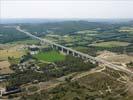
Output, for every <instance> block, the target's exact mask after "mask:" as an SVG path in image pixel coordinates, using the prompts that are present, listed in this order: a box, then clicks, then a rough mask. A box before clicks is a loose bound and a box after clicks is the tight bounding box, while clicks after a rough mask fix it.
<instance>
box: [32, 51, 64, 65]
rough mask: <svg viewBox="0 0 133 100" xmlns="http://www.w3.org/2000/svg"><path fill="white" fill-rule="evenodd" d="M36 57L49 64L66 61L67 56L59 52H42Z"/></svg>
mask: <svg viewBox="0 0 133 100" xmlns="http://www.w3.org/2000/svg"><path fill="white" fill-rule="evenodd" d="M34 57H35V58H37V59H38V60H44V61H48V62H55V61H61V60H64V59H65V56H64V55H63V54H60V53H59V52H57V51H49V52H40V53H38V54H36V55H34Z"/></svg>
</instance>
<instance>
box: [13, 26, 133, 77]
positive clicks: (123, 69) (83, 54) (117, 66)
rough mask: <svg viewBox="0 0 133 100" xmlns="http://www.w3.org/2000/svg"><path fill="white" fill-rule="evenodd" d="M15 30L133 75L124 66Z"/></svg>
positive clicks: (18, 28)
mask: <svg viewBox="0 0 133 100" xmlns="http://www.w3.org/2000/svg"><path fill="white" fill-rule="evenodd" d="M15 28H16V30H18V31H20V32H23V33H25V34H26V35H28V36H29V37H31V38H33V39H37V40H39V41H41V42H44V43H48V44H50V45H52V46H56V47H60V48H62V49H65V50H67V51H71V52H73V53H75V54H78V55H80V56H81V57H84V58H87V59H90V60H93V61H96V62H99V63H102V64H104V65H105V66H107V67H109V68H112V69H114V70H119V71H123V72H125V73H127V74H129V75H133V72H132V71H131V70H129V69H127V68H125V67H123V66H119V65H115V64H112V63H110V62H108V61H106V60H103V59H101V58H97V57H92V56H90V55H88V54H85V53H82V52H79V51H76V50H73V49H71V48H68V47H65V46H62V45H60V44H57V43H54V42H52V41H50V40H47V39H42V38H40V37H37V36H35V35H32V34H31V33H29V32H27V31H26V30H23V29H21V28H20V27H19V26H17V27H15Z"/></svg>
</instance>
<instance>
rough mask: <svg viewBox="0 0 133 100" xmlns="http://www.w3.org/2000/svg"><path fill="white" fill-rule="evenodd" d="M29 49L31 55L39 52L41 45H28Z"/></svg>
mask: <svg viewBox="0 0 133 100" xmlns="http://www.w3.org/2000/svg"><path fill="white" fill-rule="evenodd" d="M28 49H29V51H30V54H31V55H34V54H37V53H38V52H39V46H36V45H31V46H29V47H28Z"/></svg>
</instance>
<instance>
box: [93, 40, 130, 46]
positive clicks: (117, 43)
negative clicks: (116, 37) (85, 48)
mask: <svg viewBox="0 0 133 100" xmlns="http://www.w3.org/2000/svg"><path fill="white" fill-rule="evenodd" d="M129 44H130V43H128V42H120V41H108V42H100V43H95V44H91V46H96V47H109V48H111V47H121V46H128V45H129Z"/></svg>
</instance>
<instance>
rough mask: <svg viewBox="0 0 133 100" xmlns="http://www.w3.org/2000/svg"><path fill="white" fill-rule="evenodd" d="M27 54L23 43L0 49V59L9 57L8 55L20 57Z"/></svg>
mask: <svg viewBox="0 0 133 100" xmlns="http://www.w3.org/2000/svg"><path fill="white" fill-rule="evenodd" d="M24 54H25V50H24V46H23V45H14V46H10V47H7V48H4V49H3V50H0V59H7V58H8V57H15V58H19V57H21V56H23V55H24Z"/></svg>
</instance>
